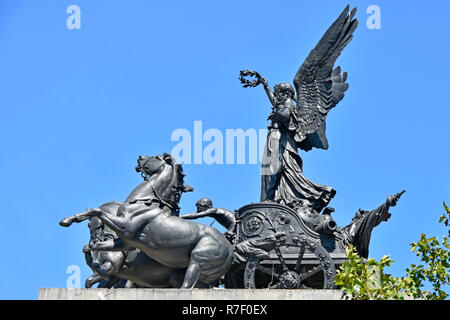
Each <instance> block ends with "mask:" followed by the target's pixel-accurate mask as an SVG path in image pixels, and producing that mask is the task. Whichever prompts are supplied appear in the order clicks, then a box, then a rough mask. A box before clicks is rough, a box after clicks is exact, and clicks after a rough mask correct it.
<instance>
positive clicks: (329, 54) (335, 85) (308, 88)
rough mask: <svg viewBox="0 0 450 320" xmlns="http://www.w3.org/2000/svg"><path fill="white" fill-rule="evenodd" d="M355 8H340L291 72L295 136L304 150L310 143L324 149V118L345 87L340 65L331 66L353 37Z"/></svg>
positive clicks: (344, 74) (310, 145)
mask: <svg viewBox="0 0 450 320" xmlns="http://www.w3.org/2000/svg"><path fill="white" fill-rule="evenodd" d="M355 12H356V8H354V9H353V10H352V11H351V12H350V14H349V6H347V7H346V8H345V9H344V11H343V12H342V13H341V15H340V16H339V17H338V18H337V20H336V21H335V22H334V23H333V24H332V25H331V27H330V28H329V29H328V30H327V32H325V34H324V35H323V37H322V39H320V41H319V43H318V44H317V45H316V47H315V48H314V49H313V50H312V51H311V52H310V54H309V56H308V58H306V60H305V62H304V63H303V65H302V66H301V67H300V69H299V70H298V71H297V74H296V75H295V78H294V85H295V88H296V90H297V116H298V119H297V120H298V129H297V134H296V135H295V140H296V142H297V143H298V146H299V148H301V149H303V150H305V151H308V150H311V149H312V148H313V147H316V148H321V149H328V141H327V138H326V136H325V118H326V117H327V114H328V111H330V110H331V108H333V107H334V106H335V105H336V104H338V102H339V101H341V100H342V98H343V97H344V94H345V91H346V90H347V89H348V84H347V83H346V82H345V80H346V79H347V73H346V72H344V73H341V68H340V67H337V68H336V69H334V70H333V66H334V63H335V61H336V59H337V58H338V57H339V55H340V54H341V52H342V50H343V49H344V47H345V46H346V45H347V43H349V42H350V40H351V39H352V38H353V35H352V33H353V31H354V30H355V29H356V26H357V25H358V20H356V19H353V17H354V15H355Z"/></svg>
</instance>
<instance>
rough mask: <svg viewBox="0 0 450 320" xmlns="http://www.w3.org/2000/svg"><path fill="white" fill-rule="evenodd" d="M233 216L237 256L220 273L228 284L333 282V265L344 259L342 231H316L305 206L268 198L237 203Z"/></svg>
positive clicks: (263, 285) (319, 284)
mask: <svg viewBox="0 0 450 320" xmlns="http://www.w3.org/2000/svg"><path fill="white" fill-rule="evenodd" d="M236 217H237V227H236V238H235V239H234V247H235V254H236V256H237V257H240V258H241V259H239V260H237V261H235V264H234V266H233V268H232V269H231V270H230V272H229V273H228V274H227V276H226V283H227V284H228V286H230V287H238V288H239V287H240V288H279V289H282V288H284V289H297V288H328V289H331V288H333V287H334V275H335V274H336V269H337V268H338V266H339V265H341V264H342V263H343V261H345V260H346V259H347V257H346V255H345V246H344V237H343V236H342V234H340V233H339V232H329V233H318V232H316V231H314V230H313V228H312V227H310V226H308V225H311V224H310V223H309V221H311V217H310V216H308V214H307V213H306V211H301V210H300V211H295V210H294V209H292V208H289V207H287V206H285V205H282V204H277V203H271V202H262V203H254V204H253V203H252V204H249V205H246V206H243V207H242V208H240V209H239V210H237V211H236ZM330 224H331V225H332V223H330ZM331 227H333V226H331ZM227 284H226V286H227Z"/></svg>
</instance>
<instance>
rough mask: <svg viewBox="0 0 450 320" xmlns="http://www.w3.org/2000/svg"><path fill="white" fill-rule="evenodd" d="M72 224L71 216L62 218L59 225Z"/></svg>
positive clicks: (67, 225)
mask: <svg viewBox="0 0 450 320" xmlns="http://www.w3.org/2000/svg"><path fill="white" fill-rule="evenodd" d="M71 224H72V220H70V218H65V219H62V220H61V221H60V222H59V225H60V226H62V227H70V225H71Z"/></svg>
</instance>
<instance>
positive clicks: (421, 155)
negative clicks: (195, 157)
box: [0, 0, 450, 299]
mask: <svg viewBox="0 0 450 320" xmlns="http://www.w3.org/2000/svg"><path fill="white" fill-rule="evenodd" d="M347 3H350V5H353V6H355V5H356V6H358V12H357V18H358V19H359V20H360V25H359V27H358V29H357V30H356V32H355V38H354V39H353V40H352V42H351V43H350V44H349V45H348V47H347V48H346V49H345V50H344V52H343V54H342V56H341V57H340V58H339V59H338V61H337V64H338V65H341V66H342V68H343V70H345V71H347V72H348V82H349V84H350V88H349V90H348V91H347V94H346V96H345V98H344V99H343V101H342V102H341V103H340V104H339V105H338V106H337V107H336V108H335V109H334V110H332V111H331V113H330V114H329V117H328V119H327V136H328V140H329V144H330V148H329V150H327V151H324V150H317V149H315V150H312V151H310V152H308V153H305V152H302V153H301V156H302V158H303V161H304V173H305V175H306V176H307V177H308V178H310V179H311V180H313V181H315V182H318V183H321V184H326V185H330V186H332V187H334V188H335V189H336V190H337V195H336V197H335V198H334V199H333V201H332V203H331V204H330V205H331V206H333V207H334V208H335V209H336V212H335V213H334V218H335V220H336V221H337V222H338V224H339V225H341V226H344V225H346V224H347V223H349V222H350V221H351V218H352V217H353V215H354V213H355V211H356V210H357V209H358V208H364V209H367V210H369V209H372V208H375V207H377V206H378V205H380V204H381V203H383V202H384V201H385V199H386V197H387V196H388V195H389V194H394V193H396V192H399V191H401V190H403V189H406V190H407V191H406V193H405V194H404V196H403V198H402V199H401V201H400V202H399V203H398V205H397V207H395V208H392V209H391V213H392V214H393V215H392V217H391V219H390V220H389V222H387V223H383V224H382V225H381V226H379V227H377V228H376V229H375V230H374V232H373V235H372V241H371V245H370V256H371V257H374V258H376V259H379V258H381V257H382V256H383V255H385V254H389V255H390V256H391V258H393V259H394V260H395V261H396V262H395V263H394V264H393V267H392V268H391V271H392V273H393V274H394V275H397V276H400V275H403V274H404V269H405V267H407V266H408V265H409V264H411V263H415V262H417V261H416V258H415V256H414V255H413V254H412V253H411V252H410V246H409V244H410V243H411V242H413V241H416V240H418V239H419V236H420V233H426V234H428V235H430V236H431V235H436V236H439V237H441V236H442V235H443V234H444V233H445V230H444V228H443V226H441V225H440V224H438V222H437V220H438V219H439V216H440V215H441V214H442V212H443V208H442V202H443V201H445V200H446V201H447V202H448V203H450V184H449V181H450V166H449V159H450V148H449V144H450V143H449V141H448V136H449V129H448V123H449V119H450V111H449V104H448V91H449V89H448V85H449V80H448V74H449V73H450V66H449V63H448V52H449V50H450V44H449V40H448V39H449V37H448V31H449V25H448V12H450V4H449V3H447V2H444V1H442V2H438V3H434V4H433V5H432V6H430V5H427V4H426V3H425V2H410V1H395V2H394V1H376V0H375V1H373V0H371V1H352V2H349V1H336V0H333V1H331V0H330V1H285V0H282V1H261V0H260V1H256V0H254V1H234V0H232V1H189V2H187V1H170V2H161V1H144V0H135V1H123V0H121V1H114V2H112V1H102V0H96V1H87V0H71V1H63V0H58V1H50V0H41V1H20V0H9V1H7V0H3V1H2V2H1V3H0V57H1V58H0V106H1V117H0V146H1V157H0V177H1V181H2V183H1V184H0V194H1V198H2V205H3V209H2V213H1V224H0V239H1V242H2V243H3V252H2V263H1V264H0V273H1V274H2V275H3V277H2V278H1V279H0V298H1V299H36V298H37V296H38V289H39V288H41V287H65V286H66V280H67V277H68V274H67V273H66V269H67V267H68V266H70V265H79V266H80V267H81V278H82V283H83V282H84V279H86V278H87V277H88V276H89V275H90V274H91V272H90V270H89V268H88V267H87V266H85V262H84V257H83V254H82V253H81V249H82V247H83V245H84V244H85V243H86V242H87V241H88V237H89V233H88V228H87V224H86V223H84V224H78V225H74V226H72V227H71V228H70V229H64V228H62V227H60V226H59V225H58V221H59V220H60V219H61V218H63V217H65V216H67V215H71V214H74V213H77V212H80V211H83V210H84V209H85V208H90V207H97V206H99V205H100V204H102V203H104V202H108V201H112V200H118V201H123V200H124V199H125V198H126V196H127V195H128V194H129V192H131V190H132V189H133V188H134V186H136V185H137V184H138V183H139V182H140V181H141V178H140V176H139V175H138V174H136V173H135V172H134V166H135V162H136V158H137V156H138V155H155V154H161V153H163V152H170V151H171V149H172V148H173V147H174V145H175V144H176V143H175V142H173V141H171V139H170V138H171V134H172V132H173V131H174V130H175V129H177V128H185V129H187V130H190V131H192V130H193V124H194V121H196V120H199V121H202V124H203V128H204V130H206V129H208V128H216V129H219V130H220V131H221V132H225V130H226V129H237V128H243V129H244V130H246V129H249V128H254V129H260V128H265V127H266V125H267V124H268V123H267V121H266V118H267V115H268V114H269V111H270V105H269V102H268V100H267V97H266V96H265V94H264V92H263V89H262V88H256V89H243V88H242V87H241V85H240V84H239V81H238V80H237V76H238V73H239V70H241V69H251V70H257V71H259V72H260V73H261V74H263V75H264V76H266V77H267V78H268V80H269V83H270V84H271V85H274V84H276V83H279V82H290V81H292V79H293V77H294V75H295V73H296V71H297V69H298V67H299V66H300V65H301V63H302V62H303V61H304V59H305V58H306V56H307V55H308V53H309V51H310V50H311V49H312V48H313V47H314V46H315V45H316V43H317V41H318V40H319V39H320V37H321V36H322V35H323V33H324V32H325V30H326V29H327V28H328V26H329V25H330V24H331V23H332V22H333V21H334V20H335V19H336V18H337V16H338V15H339V13H340V12H341V11H342V10H343V8H344V7H345V5H346V4H347ZM72 4H75V5H78V6H79V7H80V8H81V29H80V30H69V29H68V28H67V27H66V19H67V18H68V16H69V14H67V13H66V8H67V7H68V6H69V5H72ZM372 4H375V5H378V6H379V7H380V9H381V29H372V30H371V29H369V28H367V26H366V20H367V18H368V17H369V14H367V13H366V9H367V7H368V6H369V5H372ZM184 171H185V173H186V174H187V177H186V181H187V183H188V184H190V185H192V186H194V188H195V191H194V192H192V193H189V194H185V195H184V196H183V198H182V201H181V208H182V213H188V212H191V211H193V210H194V209H195V207H194V204H195V202H196V201H197V200H198V199H199V198H201V197H205V196H208V197H210V198H211V199H212V200H213V202H214V204H215V205H216V206H219V207H224V208H229V209H231V210H234V209H238V208H239V207H241V206H243V205H245V204H248V203H250V202H257V201H258V199H259V192H260V176H259V165H258V164H241V165H237V164H236V165H206V164H202V165H194V164H190V165H185V166H184ZM202 222H203V223H207V224H209V223H211V220H209V219H204V220H203V221H202ZM215 225H217V224H215Z"/></svg>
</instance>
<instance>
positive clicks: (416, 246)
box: [335, 203, 450, 300]
mask: <svg viewBox="0 0 450 320" xmlns="http://www.w3.org/2000/svg"><path fill="white" fill-rule="evenodd" d="M444 208H445V213H444V214H443V215H442V216H441V217H440V219H439V222H440V223H443V224H444V225H445V226H446V227H448V226H449V217H450V208H448V207H447V206H446V205H445V203H444ZM449 237H450V229H449V230H448V236H444V237H443V240H442V243H440V242H439V240H438V238H436V237H431V238H427V237H426V235H425V234H421V235H420V240H419V241H418V242H414V243H411V251H412V252H414V253H415V254H416V255H417V256H418V257H419V258H420V261H421V263H422V264H420V265H415V264H412V265H411V266H410V267H409V268H406V273H407V275H406V276H405V277H401V278H397V277H394V276H392V275H390V274H388V273H386V272H385V270H386V268H388V267H390V265H391V263H392V262H394V261H393V260H391V259H390V258H389V256H384V257H382V258H381V259H380V261H378V262H377V261H375V259H368V260H365V259H362V258H360V257H359V256H358V254H357V251H356V250H355V249H354V248H353V246H349V247H348V248H347V249H346V255H347V257H348V261H346V262H344V263H343V264H342V266H341V268H340V270H338V271H337V273H336V276H335V283H336V285H337V286H338V287H340V288H341V289H342V290H343V291H344V298H345V299H355V300H380V299H383V300H385V299H400V300H402V299H405V298H406V297H412V298H419V299H431V300H436V299H445V298H447V297H448V294H447V293H446V292H445V290H444V289H445V286H446V285H449V284H450V253H449V252H450V250H449V249H450V246H449ZM427 284H430V285H431V286H432V290H431V291H424V287H425V285H427Z"/></svg>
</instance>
